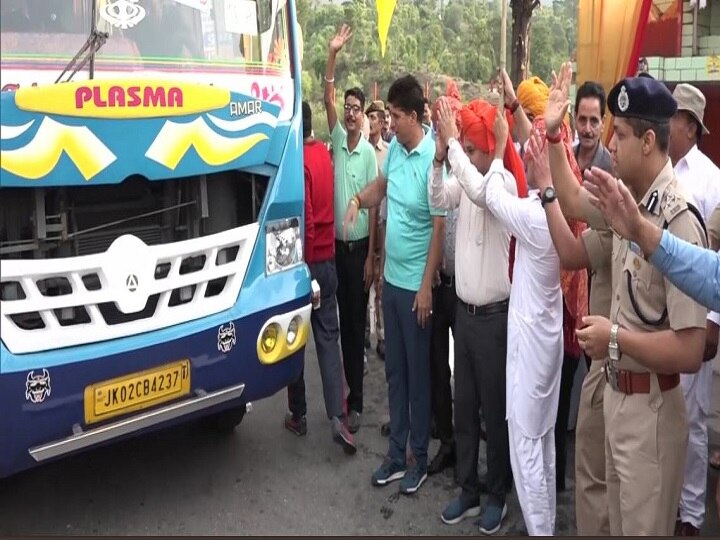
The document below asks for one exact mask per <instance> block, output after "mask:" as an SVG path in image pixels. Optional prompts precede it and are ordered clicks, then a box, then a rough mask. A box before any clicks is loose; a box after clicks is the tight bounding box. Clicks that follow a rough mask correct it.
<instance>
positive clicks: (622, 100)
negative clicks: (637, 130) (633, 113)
mask: <svg viewBox="0 0 720 540" xmlns="http://www.w3.org/2000/svg"><path fill="white" fill-rule="evenodd" d="M617 104H618V109H620V110H621V111H622V112H625V111H627V110H628V107H629V106H630V96H628V93H627V90H625V86H624V85H623V86H622V88H620V94H619V95H618V100H617Z"/></svg>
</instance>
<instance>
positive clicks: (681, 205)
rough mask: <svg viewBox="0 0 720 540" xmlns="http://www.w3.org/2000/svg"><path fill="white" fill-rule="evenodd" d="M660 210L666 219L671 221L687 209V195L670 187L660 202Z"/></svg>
mask: <svg viewBox="0 0 720 540" xmlns="http://www.w3.org/2000/svg"><path fill="white" fill-rule="evenodd" d="M660 210H661V212H662V215H663V217H664V218H665V221H667V222H670V221H672V220H673V219H675V217H677V216H678V214H681V213H682V212H683V211H684V210H687V202H686V201H685V197H683V196H682V195H681V194H679V193H678V192H677V191H676V190H675V189H673V188H671V187H669V188H667V189H666V190H665V195H664V196H663V200H662V202H661V203H660Z"/></svg>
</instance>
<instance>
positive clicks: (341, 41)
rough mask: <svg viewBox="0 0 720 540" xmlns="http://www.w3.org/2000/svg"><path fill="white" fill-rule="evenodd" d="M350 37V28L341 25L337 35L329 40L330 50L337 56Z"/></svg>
mask: <svg viewBox="0 0 720 540" xmlns="http://www.w3.org/2000/svg"><path fill="white" fill-rule="evenodd" d="M351 37H352V28H351V27H350V26H349V25H347V24H343V25H342V26H341V27H340V30H338V32H337V34H335V36H333V38H332V39H331V40H330V45H329V46H330V50H331V51H332V52H334V53H336V54H337V53H338V52H340V49H342V48H343V45H345V44H346V43H347V42H348V40H349V39H350V38H351Z"/></svg>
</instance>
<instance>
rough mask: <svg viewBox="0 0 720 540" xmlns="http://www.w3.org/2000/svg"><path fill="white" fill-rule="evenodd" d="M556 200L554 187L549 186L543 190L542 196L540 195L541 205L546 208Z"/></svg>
mask: <svg viewBox="0 0 720 540" xmlns="http://www.w3.org/2000/svg"><path fill="white" fill-rule="evenodd" d="M555 199H557V194H556V193H555V188H554V187H552V186H548V187H546V188H545V189H544V190H543V192H542V195H540V204H542V205H543V206H545V205H546V204H547V203H551V202H553V201H554V200H555Z"/></svg>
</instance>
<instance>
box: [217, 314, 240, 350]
mask: <svg viewBox="0 0 720 540" xmlns="http://www.w3.org/2000/svg"><path fill="white" fill-rule="evenodd" d="M236 341H237V339H236V336H235V325H234V324H233V322H232V321H230V324H228V325H227V326H223V325H222V324H221V325H220V328H218V351H220V352H221V353H225V354H227V353H229V352H230V351H231V350H232V348H233V347H234V346H235V343H236Z"/></svg>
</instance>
